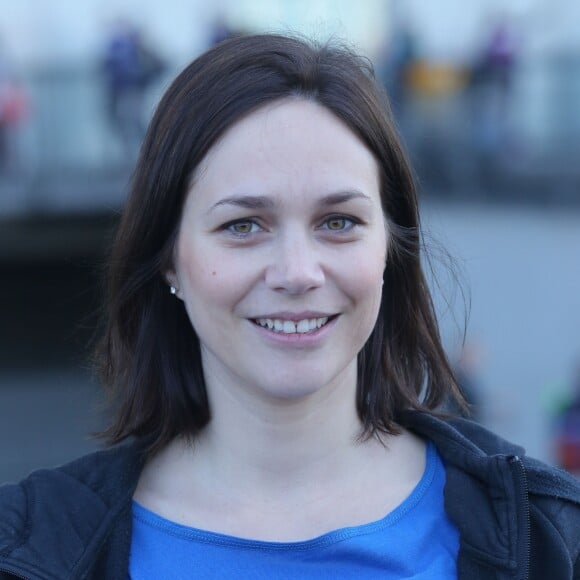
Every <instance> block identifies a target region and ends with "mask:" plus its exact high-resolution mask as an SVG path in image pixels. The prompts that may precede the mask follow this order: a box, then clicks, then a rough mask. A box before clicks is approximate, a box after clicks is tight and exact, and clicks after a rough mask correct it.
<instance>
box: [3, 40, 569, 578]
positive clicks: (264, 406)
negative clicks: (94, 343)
mask: <svg viewBox="0 0 580 580" xmlns="http://www.w3.org/2000/svg"><path fill="white" fill-rule="evenodd" d="M109 279H110V287H109V302H108V306H109V311H108V326H107V328H106V334H105V338H104V341H103V344H102V349H101V351H100V357H101V358H100V360H101V364H102V368H103V370H104V378H105V381H106V383H107V384H109V385H110V386H111V387H112V390H113V393H114V395H115V397H116V404H117V414H116V416H115V419H114V421H113V423H112V425H111V427H110V428H109V430H108V432H107V435H108V437H109V441H110V442H111V443H116V444H118V445H115V446H112V447H111V448H110V449H108V450H105V451H102V452H99V453H97V454H94V455H91V456H89V457H85V458H82V459H80V460H78V461H76V462H74V463H72V464H70V465H67V466H64V467H61V468H59V469H57V470H54V471H48V472H38V473H35V474H32V475H31V476H30V477H29V478H28V479H27V480H25V481H24V482H23V483H21V484H20V485H16V486H11V487H8V488H5V489H4V490H3V491H2V494H1V496H0V501H1V504H0V505H1V506H2V508H1V510H2V511H1V513H2V514H3V516H4V517H3V518H2V522H1V523H0V530H1V533H0V570H2V571H3V574H4V576H1V575H0V577H6V578H11V577H13V576H16V577H26V578H53V577H54V578H126V577H127V575H129V576H130V577H131V578H134V579H138V578H173V577H192V576H197V577H202V578H205V577H214V576H215V577H226V578H227V577H242V578H262V577H267V576H269V577H276V578H353V577H361V578H411V577H412V578H442V579H443V578H455V577H459V578H469V579H476V578H492V577H493V578H547V577H550V578H553V579H556V578H572V577H573V575H574V573H576V574H578V570H579V568H578V564H575V563H576V561H577V559H578V552H579V549H580V548H579V546H580V525H578V524H579V522H580V519H579V514H580V506H579V501H580V494H579V490H578V485H577V483H576V482H575V480H574V479H572V478H571V477H569V476H567V475H566V474H565V473H563V472H560V471H555V470H551V469H549V468H547V467H545V466H543V465H541V464H539V463H538V462H535V461H533V460H531V459H528V458H526V457H524V456H523V455H522V454H523V451H522V450H521V449H520V448H518V447H515V446H513V445H511V444H509V443H507V442H505V441H502V440H500V439H498V438H497V437H495V436H494V435H492V434H491V433H489V432H487V431H485V430H483V429H482V428H480V427H478V426H477V425H475V424H472V423H469V422H467V421H462V420H456V421H453V422H448V421H445V420H443V419H442V418H440V417H439V416H438V414H437V408H438V407H439V406H440V404H441V403H442V401H443V400H444V399H446V398H448V397H449V396H455V397H459V395H458V394H457V389H456V386H455V383H454V380H453V376H452V372H451V370H450V368H449V364H448V362H447V359H446V357H445V354H444V351H443V348H442V346H441V342H440V339H439V335H438V330H437V325H436V321H435V316H434V313H433V307H432V304H431V299H430V296H429V292H428V289H427V285H426V283H425V279H424V277H423V273H422V270H421V263H420V230H419V218H418V213H417V203H416V196H415V189H414V185H413V179H412V176H411V171H410V169H409V165H408V162H407V160H406V158H405V156H404V154H403V152H402V150H401V146H400V143H399V140H398V137H397V134H396V131H395V129H394V126H393V122H392V120H391V118H390V116H389V113H388V106H387V104H386V101H385V99H384V97H383V95H382V93H381V91H380V90H379V88H378V87H377V85H376V84H375V81H374V80H373V78H372V73H371V71H370V70H369V67H368V66H367V64H366V62H365V61H364V60H362V59H360V58H358V57H357V56H355V55H354V54H352V53H351V52H350V51H349V50H347V49H345V48H341V47H336V46H331V45H324V46H320V47H316V46H312V45H311V44H309V43H308V42H304V41H302V40H298V39H294V38H288V37H284V36H275V35H262V36H252V37H245V38H237V39H233V40H229V41H226V42H224V43H222V44H220V45H218V46H217V47H215V48H213V49H211V50H210V51H209V52H207V53H205V54H203V55H202V56H200V57H199V58H198V59H197V60H195V61H194V62H193V63H192V64H191V65H190V66H189V67H187V68H186V69H185V70H184V71H183V72H182V73H181V74H180V75H179V76H178V77H177V79H176V80H175V81H174V83H173V84H172V85H171V87H170V88H169V89H168V91H167V93H166V94H165V96H164V97H163V99H162V100H161V102H160V104H159V107H158V109H157V112H156V114H155V116H154V118H153V120H152V123H151V126H150V128H149V132H148V134H147V137H146V139H145V142H144V145H143V147H142V152H141V157H140V160H139V163H138V166H137V169H136V172H135V176H134V181H133V186H132V192H131V195H130V198H129V201H128V204H127V207H126V209H125V212H124V215H123V218H122V220H121V224H120V228H119V231H118V235H117V238H116V242H115V245H114V251H113V254H112V258H111V267H110V278H109ZM121 442H124V443H123V444H120V443H121Z"/></svg>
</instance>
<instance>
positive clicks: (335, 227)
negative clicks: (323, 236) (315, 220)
mask: <svg viewBox="0 0 580 580" xmlns="http://www.w3.org/2000/svg"><path fill="white" fill-rule="evenodd" d="M354 225H355V221H354V220H352V219H350V218H347V217H345V216H342V215H335V216H332V217H329V218H328V219H326V220H325V221H324V222H323V224H322V229H325V230H330V231H332V232H342V231H345V230H350V229H351V228H352V227H353V226H354Z"/></svg>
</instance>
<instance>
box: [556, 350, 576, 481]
mask: <svg viewBox="0 0 580 580" xmlns="http://www.w3.org/2000/svg"><path fill="white" fill-rule="evenodd" d="M554 443H555V445H554V447H555V452H556V461H557V463H558V465H559V466H560V467H562V468H563V469H566V470H567V471H569V472H570V473H573V474H575V475H577V476H578V477H580V357H579V358H578V360H577V361H576V366H575V369H574V373H573V377H572V390H571V394H570V398H569V399H568V401H566V402H564V404H563V405H562V406H561V407H560V410H559V412H558V413H557V416H556V422H555V437H554Z"/></svg>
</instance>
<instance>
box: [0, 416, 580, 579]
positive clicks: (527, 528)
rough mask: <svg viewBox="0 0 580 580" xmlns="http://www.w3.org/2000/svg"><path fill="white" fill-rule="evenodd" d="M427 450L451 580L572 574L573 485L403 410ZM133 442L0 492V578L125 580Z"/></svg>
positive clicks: (463, 429) (476, 431)
mask: <svg viewBox="0 0 580 580" xmlns="http://www.w3.org/2000/svg"><path fill="white" fill-rule="evenodd" d="M401 423H402V424H403V425H405V426H406V427H408V428H409V429H411V430H413V431H415V432H416V433H418V434H419V435H422V436H423V437H425V438H428V439H431V440H432V441H433V442H434V443H435V445H436V446H437V448H438V450H439V452H440V454H441V455H442V457H443V459H444V461H445V464H446V473H447V483H446V487H445V506H446V509H447V512H448V514H449V516H450V517H451V519H452V520H453V521H454V522H455V524H456V525H457V527H458V528H459V531H460V538H461V539H460V541H461V544H460V550H459V557H458V573H459V578H460V579H468V580H478V579H486V580H488V579H494V580H500V579H504V578H505V579H507V578H509V579H526V578H529V579H530V580H536V579H537V580H571V579H579V578H580V556H579V554H580V484H579V482H578V481H577V480H575V479H574V478H573V477H571V476H569V475H567V474H566V473H564V472H562V471H559V470H555V469H551V468H549V467H546V466H545V465H543V464H541V463H540V462H538V461H535V460H533V459H529V458H527V457H524V456H523V450H522V449H520V448H518V447H515V446H513V445H511V444H509V443H507V442H506V441H504V440H502V439H500V438H498V437H496V436H495V435H493V434H491V433H489V432H488V431H486V430H485V429H483V428H482V427H480V426H478V425H477V424H475V423H471V422H468V421H462V420H457V421H453V422H451V423H447V422H443V421H441V420H438V419H435V418H433V417H431V416H429V415H425V414H420V413H406V414H404V415H403V416H402V417H401ZM142 465H143V454H142V452H141V447H140V445H139V444H136V443H132V444H127V445H122V446H118V447H116V448H112V449H109V450H105V451H99V452H97V453H93V454H91V455H88V456H86V457H84V458H81V459H79V460H77V461H74V462H72V463H70V464H68V465H65V466H63V467H60V468H58V469H54V470H43V471H37V472H35V473H32V474H31V475H30V476H29V477H28V478H27V479H25V480H24V481H23V482H21V483H20V484H14V485H7V486H4V487H2V488H0V579H2V580H4V579H11V578H13V577H16V578H18V577H21V578H31V579H54V580H64V579H81V578H91V579H98V580H102V579H112V580H116V579H119V580H125V579H126V577H127V570H128V561H129V549H130V545H131V498H132V495H133V492H134V489H135V486H136V484H137V480H138V477H139V474H140V472H141V468H142Z"/></svg>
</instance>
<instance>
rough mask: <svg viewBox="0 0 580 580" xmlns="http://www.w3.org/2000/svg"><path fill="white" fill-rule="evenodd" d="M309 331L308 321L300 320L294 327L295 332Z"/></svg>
mask: <svg viewBox="0 0 580 580" xmlns="http://www.w3.org/2000/svg"><path fill="white" fill-rule="evenodd" d="M309 330H310V320H301V321H300V322H299V323H298V324H297V325H296V332H300V333H302V332H308V331H309Z"/></svg>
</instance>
